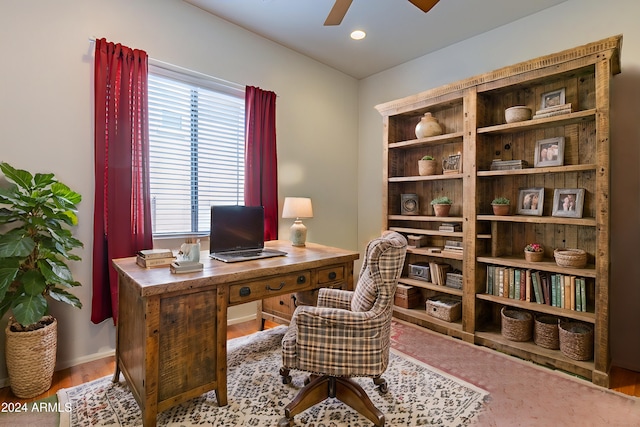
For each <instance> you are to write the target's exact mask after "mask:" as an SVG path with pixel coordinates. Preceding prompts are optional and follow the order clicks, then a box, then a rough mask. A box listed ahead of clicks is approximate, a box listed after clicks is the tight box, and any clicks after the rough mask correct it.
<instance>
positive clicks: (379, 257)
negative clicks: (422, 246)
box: [351, 231, 407, 311]
mask: <svg viewBox="0 0 640 427" xmlns="http://www.w3.org/2000/svg"><path fill="white" fill-rule="evenodd" d="M406 251H407V240H406V239H405V238H404V236H402V235H401V234H399V233H396V232H395V231H388V232H385V233H384V234H383V235H382V236H381V237H379V238H377V239H374V240H372V241H370V242H369V244H368V245H367V249H366V251H365V258H364V262H363V264H362V268H361V270H360V275H359V277H358V283H357V285H356V288H355V291H354V293H353V298H352V299H351V311H369V310H371V309H373V307H374V305H379V306H381V307H384V306H388V305H390V304H392V302H391V301H393V295H394V294H395V291H396V286H397V284H398V278H399V277H400V274H401V273H402V267H403V265H404V258H405V254H406Z"/></svg>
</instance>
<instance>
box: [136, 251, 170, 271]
mask: <svg viewBox="0 0 640 427" xmlns="http://www.w3.org/2000/svg"><path fill="white" fill-rule="evenodd" d="M174 260H175V257H174V256H173V251H171V249H145V250H142V251H139V252H138V253H137V255H136V263H137V264H138V265H139V266H140V267H143V268H153V267H168V266H169V265H171V263H172V262H173V261H174Z"/></svg>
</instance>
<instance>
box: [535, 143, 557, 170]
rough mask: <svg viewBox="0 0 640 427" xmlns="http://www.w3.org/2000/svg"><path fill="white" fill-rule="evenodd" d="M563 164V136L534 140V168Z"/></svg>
mask: <svg viewBox="0 0 640 427" xmlns="http://www.w3.org/2000/svg"><path fill="white" fill-rule="evenodd" d="M563 164H564V137H563V136H559V137H557V138H549V139H541V140H540V141H536V148H535V154H534V158H533V165H534V167H536V168H543V167H547V166H562V165H563Z"/></svg>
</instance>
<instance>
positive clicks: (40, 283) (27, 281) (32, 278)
mask: <svg viewBox="0 0 640 427" xmlns="http://www.w3.org/2000/svg"><path fill="white" fill-rule="evenodd" d="M20 282H21V283H22V285H23V289H24V293H25V294H27V295H41V294H42V293H44V291H45V290H46V289H47V282H46V280H45V278H44V276H43V275H42V273H41V272H40V271H39V270H28V271H26V272H25V273H24V274H23V275H22V277H21V278H20Z"/></svg>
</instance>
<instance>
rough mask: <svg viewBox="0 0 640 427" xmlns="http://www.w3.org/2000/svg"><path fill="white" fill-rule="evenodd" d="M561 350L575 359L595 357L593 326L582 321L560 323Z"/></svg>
mask: <svg viewBox="0 0 640 427" xmlns="http://www.w3.org/2000/svg"><path fill="white" fill-rule="evenodd" d="M559 332H560V351H561V352H562V354H564V355H565V356H567V357H568V358H569V359H573V360H591V359H592V358H593V326H591V325H589V324H587V323H581V322H565V323H560V327H559Z"/></svg>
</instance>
